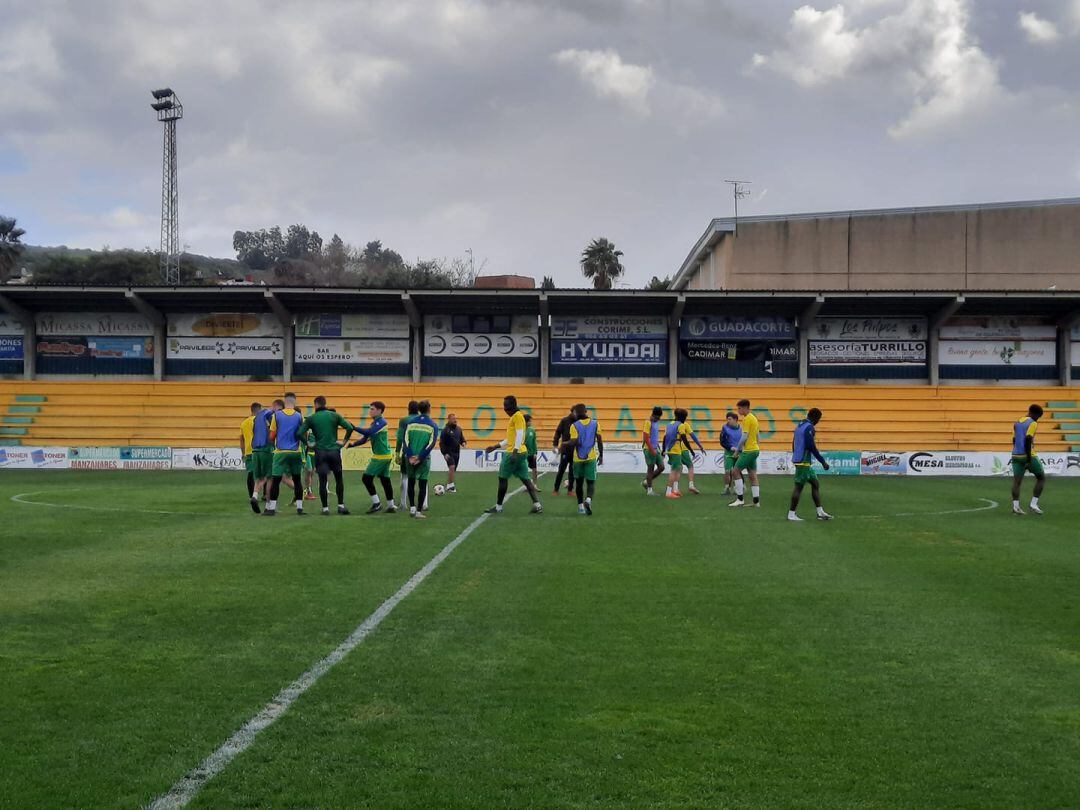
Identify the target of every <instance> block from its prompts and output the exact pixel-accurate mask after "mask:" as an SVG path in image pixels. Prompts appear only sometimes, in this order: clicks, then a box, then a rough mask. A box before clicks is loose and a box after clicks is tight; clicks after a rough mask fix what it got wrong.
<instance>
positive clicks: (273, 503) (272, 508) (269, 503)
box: [266, 501, 1020, 512]
mask: <svg viewBox="0 0 1080 810" xmlns="http://www.w3.org/2000/svg"><path fill="white" fill-rule="evenodd" d="M1013 503H1015V504H1017V505H1019V503H1020V502H1019V501H1013ZM266 508H267V509H269V510H270V511H271V512H274V511H276V510H277V501H267V502H266Z"/></svg>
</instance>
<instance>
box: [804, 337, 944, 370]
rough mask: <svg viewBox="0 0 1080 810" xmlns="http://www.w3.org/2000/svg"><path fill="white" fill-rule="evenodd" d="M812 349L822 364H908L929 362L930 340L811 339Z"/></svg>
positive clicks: (813, 358) (816, 362) (817, 362)
mask: <svg viewBox="0 0 1080 810" xmlns="http://www.w3.org/2000/svg"><path fill="white" fill-rule="evenodd" d="M809 353H810V362H811V363H812V364H814V365H821V366H861V365H867V364H872V365H908V364H913V363H925V362H926V341H925V340H895V341H894V340H889V341H878V340H811V341H810V343H809Z"/></svg>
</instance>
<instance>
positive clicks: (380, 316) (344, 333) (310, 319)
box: [296, 312, 409, 340]
mask: <svg viewBox="0 0 1080 810" xmlns="http://www.w3.org/2000/svg"><path fill="white" fill-rule="evenodd" d="M296 336H297V337H343V338H377V339H404V340H408V339H409V318H408V316H407V315H405V314H404V313H402V314H400V315H398V314H394V313H389V312H386V313H382V312H378V313H376V312H372V313H364V312H357V313H352V312H350V313H324V314H321V315H298V316H297V318H296Z"/></svg>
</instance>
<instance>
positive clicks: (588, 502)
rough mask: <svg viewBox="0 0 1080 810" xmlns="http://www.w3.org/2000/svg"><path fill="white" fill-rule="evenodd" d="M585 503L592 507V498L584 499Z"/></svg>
mask: <svg viewBox="0 0 1080 810" xmlns="http://www.w3.org/2000/svg"><path fill="white" fill-rule="evenodd" d="M585 503H587V504H589V506H592V498H586V499H585Z"/></svg>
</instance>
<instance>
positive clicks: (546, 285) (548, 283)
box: [540, 276, 555, 290]
mask: <svg viewBox="0 0 1080 810" xmlns="http://www.w3.org/2000/svg"><path fill="white" fill-rule="evenodd" d="M540 289H541V290H554V289H555V279H553V278H552V277H551V276H544V280H543V281H541V282H540Z"/></svg>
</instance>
